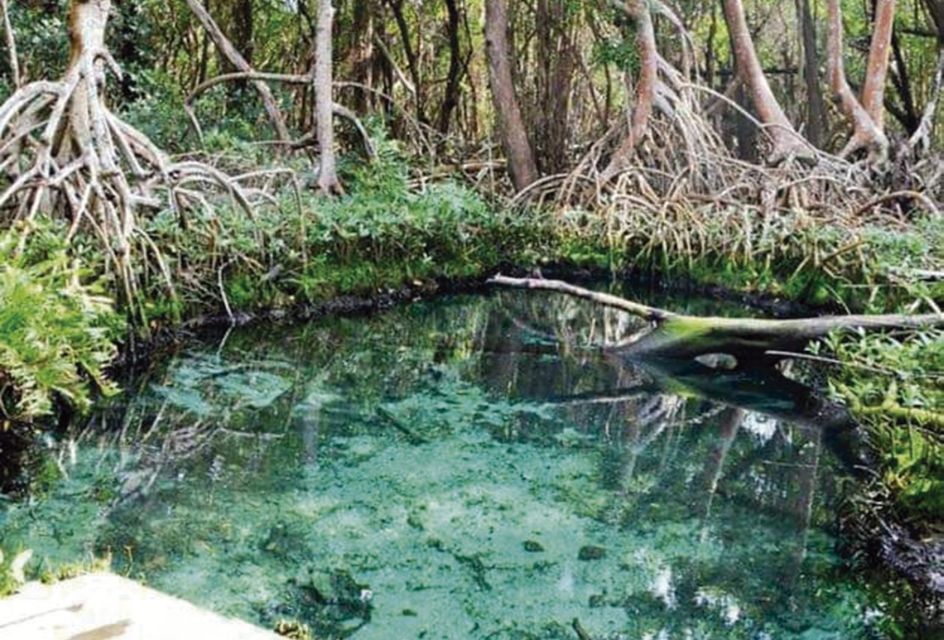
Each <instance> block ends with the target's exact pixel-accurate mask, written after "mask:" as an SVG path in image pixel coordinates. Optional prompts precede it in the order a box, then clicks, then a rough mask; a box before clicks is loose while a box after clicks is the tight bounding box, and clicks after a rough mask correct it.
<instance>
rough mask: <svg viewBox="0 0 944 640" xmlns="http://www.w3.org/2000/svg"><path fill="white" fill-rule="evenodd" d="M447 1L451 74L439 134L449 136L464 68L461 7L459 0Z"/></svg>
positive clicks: (444, 98) (443, 104)
mask: <svg viewBox="0 0 944 640" xmlns="http://www.w3.org/2000/svg"><path fill="white" fill-rule="evenodd" d="M445 1H446V13H447V14H448V20H447V22H446V34H447V36H448V39H449V72H448V74H447V76H446V91H445V94H444V96H443V101H442V106H441V107H440V109H439V132H440V133H441V134H443V135H448V134H449V127H450V125H451V124H452V114H453V112H455V110H456V108H457V107H458V106H459V98H460V89H461V85H460V82H461V81H462V71H463V67H462V49H461V47H460V41H459V28H460V26H461V21H460V17H461V16H460V14H459V5H458V2H457V0H445Z"/></svg>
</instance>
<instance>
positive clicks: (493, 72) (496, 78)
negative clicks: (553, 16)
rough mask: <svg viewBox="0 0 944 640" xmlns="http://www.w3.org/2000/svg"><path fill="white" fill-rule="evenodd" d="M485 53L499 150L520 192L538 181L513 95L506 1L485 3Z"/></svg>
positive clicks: (522, 121) (516, 101)
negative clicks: (501, 149)
mask: <svg viewBox="0 0 944 640" xmlns="http://www.w3.org/2000/svg"><path fill="white" fill-rule="evenodd" d="M485 51H486V54H487V57H488V66H489V83H490V85H491V88H492V101H493V102H494V105H495V117H496V118H497V120H498V129H499V135H500V136H501V141H502V146H503V147H504V150H505V155H506V156H507V157H508V171H509V173H510V174H511V180H512V182H513V183H514V185H515V189H517V190H518V191H522V190H523V189H525V188H526V187H528V186H529V185H531V184H532V183H534V182H535V181H536V180H537V179H538V168H537V164H536V163H535V160H534V151H533V149H532V148H531V142H530V141H529V140H528V134H527V129H526V128H525V126H524V118H523V117H522V115H521V106H520V105H519V104H518V96H517V95H516V94H515V85H514V79H513V77H512V73H511V57H510V55H511V54H510V47H509V44H508V5H507V2H506V0H486V1H485Z"/></svg>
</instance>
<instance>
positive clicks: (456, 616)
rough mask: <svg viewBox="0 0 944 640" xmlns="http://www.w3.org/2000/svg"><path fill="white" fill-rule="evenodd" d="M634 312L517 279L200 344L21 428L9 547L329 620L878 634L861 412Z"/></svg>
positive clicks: (452, 632)
mask: <svg viewBox="0 0 944 640" xmlns="http://www.w3.org/2000/svg"><path fill="white" fill-rule="evenodd" d="M665 303H666V304H672V305H673V306H674V307H676V308H682V307H692V306H696V307H698V308H699V310H704V309H705V307H706V305H708V306H709V307H711V308H712V309H713V310H714V311H716V312H717V311H718V305H719V303H717V302H712V301H707V302H706V301H698V300H681V301H680V300H669V301H668V302H665ZM727 311H728V312H733V313H743V312H744V310H743V309H736V308H733V309H727ZM634 328H635V327H634V325H633V323H632V321H631V320H629V319H627V318H626V317H624V316H622V315H620V314H617V313H615V312H601V311H599V310H596V309H593V308H591V307H589V306H587V305H585V304H582V303H579V302H576V301H572V300H565V299H561V298H559V297H554V296H546V295H537V294H526V293H504V294H501V295H494V296H488V297H486V296H478V297H476V296H470V297H456V298H449V299H444V300H439V301H435V302H430V303H420V304H415V305H411V306H408V307H403V308H399V309H396V310H393V311H390V312H388V313H385V314H382V315H378V316H375V317H370V318H348V319H337V318H335V319H325V320H321V321H317V322H313V323H311V324H307V325H301V326H294V327H264V328H254V329H248V330H236V331H232V332H229V333H227V334H226V335H218V336H212V337H209V338H206V339H203V340H194V341H193V342H192V343H191V344H189V345H188V346H187V347H186V348H185V349H183V350H182V351H181V352H180V353H179V354H177V355H176V356H174V357H173V358H171V359H170V360H169V361H168V362H167V363H166V364H165V365H163V366H161V367H159V368H158V369H157V370H155V371H152V372H150V373H149V374H147V375H146V376H142V377H139V378H137V379H132V380H129V381H128V382H127V384H126V388H127V389H128V393H127V394H126V396H125V397H124V398H122V399H120V400H118V401H116V402H114V403H113V405H112V406H109V407H106V408H105V409H103V410H102V411H101V412H100V413H99V414H98V415H97V416H95V418H94V419H93V420H92V422H91V424H89V425H87V426H83V427H82V428H75V429H73V430H72V431H69V432H68V433H65V434H63V435H61V436H60V437H56V438H53V437H43V438H39V437H37V438H36V440H35V441H33V442H31V443H29V445H28V446H26V447H24V449H23V452H22V453H21V454H19V455H18V457H17V459H18V460H19V464H21V465H22V468H20V467H17V470H16V473H15V474H12V475H15V477H13V478H11V477H10V476H11V472H9V469H8V472H7V473H6V474H4V476H5V477H6V482H5V486H6V491H7V492H8V495H7V497H6V499H5V500H0V546H2V547H4V548H7V549H11V548H31V549H33V550H34V552H35V554H36V558H37V559H38V560H37V564H35V565H34V567H33V570H34V571H36V572H39V571H41V570H42V568H43V564H45V566H53V565H55V564H57V563H62V562H71V561H74V560H75V559H76V558H80V557H92V556H102V555H105V554H111V557H112V563H113V568H114V570H115V571H117V572H119V573H121V574H125V575H129V576H132V577H134V578H137V579H141V580H143V581H145V582H147V583H148V584H150V585H152V586H154V587H156V588H158V589H161V590H164V591H167V592H169V593H172V594H175V595H178V596H181V597H183V598H186V599H188V600H190V601H193V602H195V603H197V604H199V605H202V606H205V607H208V608H211V609H213V610H216V611H219V612H220V613H223V614H227V615H231V616H236V617H240V618H243V619H246V620H248V621H251V622H254V623H258V624H261V625H263V626H266V627H272V626H273V625H274V624H275V623H276V621H278V620H281V619H297V620H300V621H303V622H305V623H307V624H309V625H310V626H311V628H312V630H313V631H314V632H315V635H316V637H323V638H347V637H352V638H356V639H358V640H360V639H372V638H383V639H390V638H567V639H570V640H573V639H574V638H579V637H580V633H585V634H586V635H587V636H588V637H592V638H651V639H653V640H656V639H663V638H664V639H668V638H709V637H711V638H752V639H762V638H811V639H812V638H859V637H875V635H874V634H875V633H876V632H875V629H874V627H875V626H876V625H877V624H880V623H881V620H882V618H883V616H884V613H883V611H882V606H881V604H880V603H878V602H875V601H873V600H872V597H871V596H870V595H868V593H867V592H866V591H865V590H864V589H862V588H861V587H859V586H857V585H856V583H855V582H854V581H853V579H852V578H851V577H850V576H849V575H848V573H847V572H846V571H845V570H844V567H843V564H842V563H841V561H840V559H839V558H838V556H837V555H836V553H835V551H834V548H835V545H836V540H835V538H834V523H835V510H836V505H837V500H838V499H839V497H840V495H839V493H840V492H839V487H840V485H841V484H842V482H843V478H844V477H845V476H846V475H847V471H846V470H845V466H844V465H843V464H842V463H841V462H840V460H839V459H840V458H841V457H842V456H843V455H844V454H843V451H844V448H843V446H842V442H843V438H842V437H841V434H842V431H843V429H844V427H843V423H842V420H841V418H840V417H837V416H836V414H835V413H834V412H831V411H830V410H829V407H828V406H826V405H824V404H823V403H822V402H821V401H819V400H818V399H817V398H816V397H815V396H812V395H811V394H810V393H809V392H808V391H807V390H806V389H804V388H802V387H801V386H799V385H797V384H795V383H791V382H789V381H788V380H786V379H785V378H781V377H779V376H778V375H776V374H774V373H771V372H759V371H754V372H747V373H739V372H735V373H713V372H711V371H708V370H702V369H698V368H690V369H689V370H686V371H679V370H677V369H676V370H672V371H668V370H666V369H665V368H664V367H656V366H654V365H652V364H645V363H643V364H634V363H630V362H627V361H625V360H624V359H623V358H620V357H617V356H614V355H612V354H608V353H606V352H603V351H601V350H600V349H599V348H597V347H598V346H599V345H600V344H602V343H605V342H615V341H618V340H619V339H621V338H623V337H625V336H626V335H627V334H628V333H629V332H631V331H632V330H633V329H634ZM562 345H563V346H562ZM8 466H9V465H8ZM578 628H579V632H578V631H577V629H578Z"/></svg>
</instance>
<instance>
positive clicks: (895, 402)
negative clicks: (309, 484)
mask: <svg viewBox="0 0 944 640" xmlns="http://www.w3.org/2000/svg"><path fill="white" fill-rule="evenodd" d="M122 4H123V5H127V4H129V3H122ZM131 4H135V5H136V6H135V7H128V6H121V7H119V6H118V5H117V4H116V5H114V6H113V5H112V3H111V2H110V0H69V1H67V2H52V3H51V4H50V3H46V4H45V5H44V4H43V3H40V2H24V3H17V6H12V7H8V6H7V5H8V3H6V2H3V3H2V4H0V7H2V10H3V11H2V12H3V18H4V21H3V22H4V24H3V27H4V28H3V31H4V35H5V51H4V53H5V55H4V56H3V64H2V78H3V80H2V86H0V96H2V97H3V99H4V102H3V104H2V106H0V222H2V224H0V417H2V423H0V430H27V431H42V430H44V429H55V428H58V427H57V424H58V425H59V426H61V425H62V424H63V423H66V422H68V421H69V420H70V419H81V418H80V417H75V416H81V415H82V414H84V413H85V412H87V411H89V410H91V409H92V407H93V406H94V404H95V399H96V398H98V397H101V396H108V395H112V394H115V393H119V392H120V390H119V389H117V388H116V386H115V385H114V384H113V382H112V381H111V380H110V377H109V370H110V368H111V367H113V366H115V363H116V362H128V361H133V360H134V359H135V358H136V357H140V355H141V354H146V353H147V352H148V351H149V350H150V348H151V347H152V346H153V345H155V344H158V343H159V342H160V341H161V340H163V339H165V337H166V336H169V337H170V339H171V340H172V339H173V337H174V336H175V335H176V333H177V332H178V331H180V330H181V329H182V328H186V327H190V328H193V327H194V326H196V325H198V324H201V323H203V324H207V323H210V324H213V323H218V322H222V323H223V324H238V323H240V322H243V321H245V320H246V319H248V318H250V317H252V316H254V315H258V316H268V317H280V316H293V315H296V314H297V315H299V316H301V317H304V316H305V313H308V314H311V313H313V312H315V311H312V310H316V311H317V310H319V309H320V312H328V313H331V312H333V311H338V310H340V311H344V310H345V309H351V308H361V309H373V308H380V307H383V306H385V305H387V304H389V303H394V302H399V301H406V300H409V299H412V298H413V297H414V296H416V295H431V294H434V293H435V292H436V291H437V290H441V289H442V288H443V287H446V288H448V286H450V284H454V283H462V282H473V283H476V282H484V280H485V279H487V278H489V277H492V276H494V275H495V274H496V273H498V272H500V271H517V272H518V275H530V274H534V273H537V274H541V270H542V269H546V270H547V271H548V272H550V271H552V270H554V271H563V272H564V273H567V272H568V270H572V271H571V272H572V273H582V272H590V273H599V274H606V275H607V276H608V277H618V276H620V275H621V274H627V273H630V274H635V275H637V276H639V277H643V278H649V279H651V280H658V281H667V282H673V281H678V282H687V283H692V285H693V286H695V287H716V288H718V289H719V290H723V291H727V292H732V293H735V294H739V295H745V296H748V297H755V296H756V297H759V298H762V299H766V300H772V301H774V306H775V307H778V306H780V305H787V306H789V305H797V306H798V307H800V308H804V309H809V310H812V311H813V312H815V313H820V312H822V313H826V312H828V313H830V314H834V315H835V314H842V315H847V314H908V315H921V314H924V315H927V314H940V313H941V308H942V305H944V215H942V206H944V169H942V166H944V163H942V162H941V132H940V131H939V130H936V128H937V129H940V127H936V125H937V124H938V123H939V121H940V120H941V118H940V105H939V95H940V93H941V88H942V85H944V45H942V44H941V43H944V5H942V4H941V3H940V2H939V1H938V0H920V1H915V2H913V3H911V4H909V6H910V7H912V8H913V9H914V12H913V13H914V16H919V17H920V20H919V19H918V18H915V20H918V24H911V22H908V20H911V19H912V18H911V17H910V16H909V17H908V19H907V20H906V19H905V18H904V17H903V16H899V17H898V18H897V20H898V21H897V22H896V8H898V9H899V13H904V12H903V11H902V10H900V7H896V2H894V0H880V1H879V2H877V3H875V5H876V6H875V10H874V13H870V12H864V13H862V15H859V13H854V12H847V14H846V15H845V16H844V15H843V12H842V7H841V6H840V4H841V3H839V2H835V1H833V0H829V1H828V2H812V3H811V2H808V1H807V0H803V1H802V2H798V3H797V10H796V15H792V14H791V15H790V16H786V17H785V16H784V15H778V16H775V17H772V18H771V20H772V22H773V23H775V26H776V29H779V30H780V31H776V30H775V31H766V32H764V31H763V29H761V32H762V34H765V35H766V37H768V38H771V39H778V40H779V39H784V40H786V39H789V38H784V37H782V36H783V33H781V32H782V31H786V30H790V29H793V30H796V33H793V32H792V31H791V36H790V37H791V38H792V37H793V36H796V38H794V39H795V40H796V41H797V42H800V41H802V42H803V46H802V47H800V50H799V51H798V52H791V55H794V56H795V59H792V58H791V59H789V60H786V61H785V63H784V65H782V66H784V67H785V69H779V66H778V67H777V69H772V70H771V69H770V68H769V67H770V66H771V64H772V63H773V62H775V61H776V60H775V58H776V55H775V54H773V53H772V52H771V51H768V50H767V47H765V46H758V44H756V43H755V42H754V39H755V38H756V37H757V34H754V35H752V32H753V29H752V25H751V24H750V22H751V21H750V20H749V18H751V17H752V16H750V15H749V14H750V11H746V8H745V6H744V4H743V3H742V2H740V0H725V1H724V2H722V3H721V6H720V7H714V6H712V7H711V10H710V12H704V11H699V12H694V11H693V12H692V15H691V16H678V15H676V13H675V11H674V10H673V9H672V8H671V7H669V6H668V3H661V2H657V3H648V2H641V1H637V0H627V1H626V2H601V3H586V4H587V7H586V8H584V9H581V10H577V9H574V8H573V7H571V6H570V5H571V4H572V3H566V2H556V1H554V2H552V1H544V0H542V1H541V2H538V3H537V6H536V8H535V12H534V16H533V17H529V16H530V14H528V15H522V14H520V13H519V12H512V13H511V14H509V10H508V9H509V6H508V3H507V2H505V1H504V0H484V2H476V3H475V5H474V9H476V10H477V14H481V15H480V16H479V18H481V19H482V20H483V21H484V24H476V25H475V28H471V27H470V26H469V24H470V21H471V20H472V19H473V17H474V16H473V11H472V9H471V8H468V7H463V6H462V5H461V3H456V2H451V1H447V2H446V3H445V4H444V5H443V6H442V7H440V6H438V5H437V7H436V8H435V9H433V8H429V7H426V8H422V7H421V8H414V9H416V10H415V11H414V12H413V13H412V14H411V12H410V11H406V10H405V5H404V1H403V0H398V1H395V2H394V1H392V0H391V1H390V2H384V3H367V4H364V3H360V2H352V3H349V4H345V5H344V6H343V7H341V9H340V10H336V9H337V7H335V6H334V5H332V3H331V2H330V1H328V0H319V1H318V2H316V3H305V2H301V3H285V8H284V9H279V10H278V11H276V10H275V9H271V11H262V10H261V9H259V8H254V5H253V3H252V2H249V3H248V4H247V3H233V4H234V6H235V5H236V4H239V7H236V8H233V9H232V10H231V12H232V14H233V15H217V16H214V15H210V12H208V11H207V9H206V8H205V7H204V5H203V4H202V3H200V2H197V1H196V0H185V1H182V2H178V1H177V0H175V1H174V2H173V3H172V4H173V7H174V8H175V9H179V13H174V15H170V14H167V13H166V12H163V11H162V7H161V6H158V5H161V4H162V3H150V2H147V3H131ZM139 4H140V6H138V5H139ZM336 4H339V3H336ZM761 4H764V3H761ZM767 4H773V3H767ZM780 4H782V3H780ZM40 5H43V6H40ZM290 5H291V6H294V10H291V7H290ZM373 5H377V7H376V8H372V6H373ZM407 5H409V3H407ZM591 5H592V6H591ZM650 5H651V6H650ZM529 6H530V3H529ZM50 8H54V9H56V10H57V11H58V13H57V14H56V15H55V16H52V17H45V16H46V14H47V13H49V9H50ZM748 9H749V8H748ZM240 11H243V12H244V13H245V12H248V13H245V15H243V14H240V15H236V14H239V12H240ZM254 11H255V12H256V13H254ZM791 11H792V8H791ZM817 11H819V12H820V13H822V15H823V18H824V19H825V23H824V24H823V25H820V26H821V27H824V28H823V29H820V31H822V32H823V36H824V37H823V38H820V40H825V43H823V42H819V40H818V39H817V35H816V32H817V29H815V28H814V27H815V26H816V25H815V24H814V23H815V19H814V18H815V17H816V15H817ZM424 12H425V13H424ZM171 13H173V12H171ZM222 13H226V12H222ZM526 13H527V12H526ZM263 14H264V15H263ZM683 17H684V18H685V19H684V20H683V19H682V18H683ZM479 18H475V19H479ZM689 18H690V19H691V20H690V23H689V21H688V19H689ZM794 18H795V20H794ZM529 21H531V22H529ZM388 23H389V24H388ZM109 24H112V25H113V26H111V27H109V26H108V25H109ZM221 24H222V27H221ZM379 24H384V25H386V26H388V27H389V28H388V29H387V30H383V29H380V30H378V27H377V26H376V25H379ZM548 24H551V25H557V27H561V26H566V27H567V28H566V29H558V28H557V27H555V28H554V29H547V28H546V26H547V25H548ZM247 25H248V29H249V31H248V32H246V31H245V29H246V28H247ZM791 25H792V26H791ZM797 25H799V26H797ZM844 25H847V26H851V27H854V28H855V30H856V32H857V33H858V35H859V36H860V37H861V39H862V41H863V42H864V43H866V44H865V45H864V49H865V50H867V55H859V54H860V53H861V52H860V51H858V49H856V50H853V48H852V47H846V46H845V45H844V43H843V37H842V36H843V31H844V29H843V27H844ZM903 26H907V29H906V30H902V29H903V28H904V27H903ZM512 27H517V28H518V29H519V30H518V31H516V30H515V29H513V28H512ZM532 27H533V28H534V29H533V31H534V33H535V37H534V41H533V42H529V43H527V44H523V43H521V42H520V41H519V42H517V43H516V42H515V41H514V36H515V35H516V34H517V35H518V37H519V38H520V37H521V33H524V32H529V31H528V29H531V28H532ZM690 27H691V28H690ZM253 28H256V29H259V30H261V31H263V32H264V33H262V34H260V33H255V34H254V32H253ZM240 30H242V32H240ZM916 30H917V32H920V33H923V34H924V36H922V39H919V40H915V41H913V40H914V39H913V38H912V34H911V33H910V32H916ZM426 31H429V32H436V33H438V34H439V36H437V37H438V38H439V40H440V41H441V42H440V44H443V45H446V46H438V47H437V45H435V44H430V43H429V42H426V41H424V40H423V39H422V38H420V39H418V40H416V39H415V38H414V36H415V34H419V33H424V32H426ZM826 32H828V33H826ZM342 33H343V34H345V35H344V37H341V35H340V34H342ZM396 33H399V37H394V35H393V34H396ZM168 34H170V35H169V36H168ZM333 34H334V37H332V35H333ZM906 35H907V36H908V38H909V39H907V40H906V41H904V44H903V42H902V41H903V39H904V38H905V36H906ZM66 36H68V37H66ZM165 36H167V37H165ZM269 36H271V37H269ZM695 38H699V39H702V40H704V41H705V42H706V43H707V47H705V48H706V49H707V53H704V54H703V53H701V52H700V51H698V48H697V47H695V46H694V42H695ZM270 40H271V41H270ZM168 42H170V43H171V44H168ZM27 43H28V44H27ZM18 44H19V45H20V46H17V45H18ZM823 44H825V47H823ZM24 45H26V46H25V47H24ZM253 45H255V51H253ZM516 47H517V48H516ZM817 47H819V48H821V49H823V52H824V53H825V54H826V58H827V61H826V62H827V64H826V66H827V75H828V78H822V79H818V75H819V69H818V64H817V62H816V61H817V52H816V49H817ZM860 48H862V47H860ZM150 49H153V50H150ZM519 49H520V50H521V57H520V60H519V59H518V58H517V53H516V52H518V51H519ZM302 50H304V51H303V52H302ZM890 50H891V51H892V54H890V53H889V51H890ZM585 52H589V53H587V55H584V53H585ZM24 54H25V55H24ZM706 56H707V58H706ZM860 58H861V59H860ZM892 58H894V60H895V62H894V64H892V63H891V62H890V60H891V59H892ZM332 60H333V61H335V63H336V64H334V65H332V64H325V61H328V62H331V61H332ZM536 60H543V61H556V62H553V63H551V62H548V64H546V65H542V64H537V63H535V62H534V61H536ZM285 61H288V62H285ZM319 62H320V63H321V64H319ZM909 62H910V64H911V67H910V68H911V70H912V71H913V72H914V71H917V70H919V72H918V73H913V74H912V75H915V76H917V77H918V78H919V80H914V81H912V80H913V79H912V80H910V79H909V77H908V74H907V73H906V72H907V71H908V69H909V67H908V64H907V63H909ZM265 65H268V66H271V67H273V70H272V71H260V68H261V66H265ZM424 65H426V66H425V67H424ZM719 65H720V66H719ZM725 65H726V66H725ZM775 66H776V65H775ZM721 67H724V68H721ZM267 68H268V67H267ZM801 68H803V69H804V71H803V74H800V71H799V70H800V69H801ZM49 69H55V70H58V71H57V72H56V73H55V74H54V75H53V76H52V77H46V76H47V74H48V70H49ZM903 69H904V71H902V70H903ZM60 71H61V72H60ZM722 71H723V73H722ZM775 71H776V73H774V72H775ZM801 75H802V78H801ZM479 76H481V77H479ZM780 77H784V78H786V80H780V79H778V78H780ZM434 78H443V80H442V81H440V80H436V81H434V80H433V79H434ZM624 79H626V80H628V82H624ZM799 79H802V82H794V81H795V80H799ZM28 80H32V82H29V81H28ZM821 80H826V81H828V82H822V81H821ZM860 80H861V82H860ZM853 81H855V84H856V85H859V84H861V85H862V86H861V94H860V95H856V93H855V92H854V91H853V90H852V87H851V84H852V83H853ZM782 85H783V86H782ZM801 85H802V86H801ZM827 85H828V89H829V92H830V93H832V94H834V95H835V97H836V99H837V106H838V109H837V110H836V113H829V111H828V109H827V108H826V106H825V104H826V103H825V99H826V92H825V91H824V89H825V88H826V86H827ZM912 85H913V86H912ZM891 87H894V90H895V95H896V96H897V97H896V99H895V100H891V99H888V100H883V96H884V95H885V94H886V93H888V94H889V95H891V93H892V89H891ZM799 96H802V98H800V97H799ZM788 100H789V102H788ZM896 100H897V102H896ZM886 102H887V103H888V104H889V105H891V108H888V107H886V106H885V103H886ZM347 104H350V105H351V106H350V107H349V106H346V105H347ZM113 105H114V106H113ZM886 111H887V112H888V113H886ZM801 121H802V122H801ZM195 150H196V151H195ZM306 310H307V311H306ZM781 356H782V357H783V358H785V359H790V360H792V361H793V363H794V365H795V369H796V370H797V371H798V372H799V373H797V375H799V376H802V377H803V378H804V380H806V381H809V382H810V383H811V384H813V385H815V386H816V387H817V388H818V389H821V390H823V391H824V392H825V393H828V394H829V395H830V396H831V397H832V398H833V399H835V400H837V401H840V402H842V403H843V404H844V405H845V406H846V407H848V409H849V410H850V411H851V413H852V414H853V415H854V416H855V418H856V420H857V421H858V422H859V423H860V424H861V425H862V427H863V429H864V431H865V433H866V439H867V442H868V446H869V450H870V452H871V462H870V464H869V466H868V470H867V471H868V474H869V475H870V476H871V479H870V480H869V481H867V482H865V483H863V486H862V487H861V488H860V489H859V490H858V491H857V492H856V494H855V495H854V496H853V497H852V498H851V499H850V501H849V505H848V508H847V509H845V510H844V512H843V513H842V514H839V515H838V517H837V519H838V521H839V524H840V526H841V528H842V530H843V532H844V536H845V538H844V539H845V540H846V541H847V542H848V547H849V548H848V555H849V556H850V557H851V558H855V559H858V560H860V561H861V562H860V565H862V566H867V565H868V562H867V561H866V560H867V559H868V558H874V557H881V558H882V559H883V561H884V564H885V566H888V567H890V569H891V573H893V574H895V575H898V576H903V577H904V578H905V579H906V580H907V581H908V584H910V585H911V586H910V587H909V588H908V589H910V590H911V591H909V592H908V593H906V594H905V595H904V596H901V598H902V600H903V601H904V600H907V599H908V598H910V597H912V596H914V597H915V598H916V599H917V600H916V601H920V603H921V604H922V606H923V607H924V609H925V614H926V616H927V618H928V619H929V620H931V621H932V622H933V623H936V624H938V625H941V624H944V586H942V585H941V581H940V576H939V575H937V576H936V577H935V574H934V571H935V564H936V563H939V562H940V560H941V558H944V541H942V531H944V332H942V331H941V330H940V329H935V328H930V327H929V328H918V329H915V330H911V331H907V332H903V331H896V330H889V331H885V332H878V333H874V334H866V333H864V332H861V331H857V330H856V329H848V330H845V331H837V332H834V333H831V334H829V335H828V336H826V337H825V338H822V339H820V340H818V341H816V342H814V343H813V344H811V345H810V346H809V347H808V348H807V350H806V351H805V352H803V353H791V354H781ZM0 551H2V552H3V556H2V558H5V564H4V560H0V585H2V586H3V587H4V588H5V589H7V590H9V589H10V588H15V585H16V583H17V582H19V578H20V577H21V576H22V574H23V566H20V565H21V564H22V563H23V561H22V558H23V557H24V556H23V555H22V554H18V553H16V551H17V550H12V549H0ZM11 563H12V564H11ZM938 572H939V569H938ZM903 606H907V605H903Z"/></svg>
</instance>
